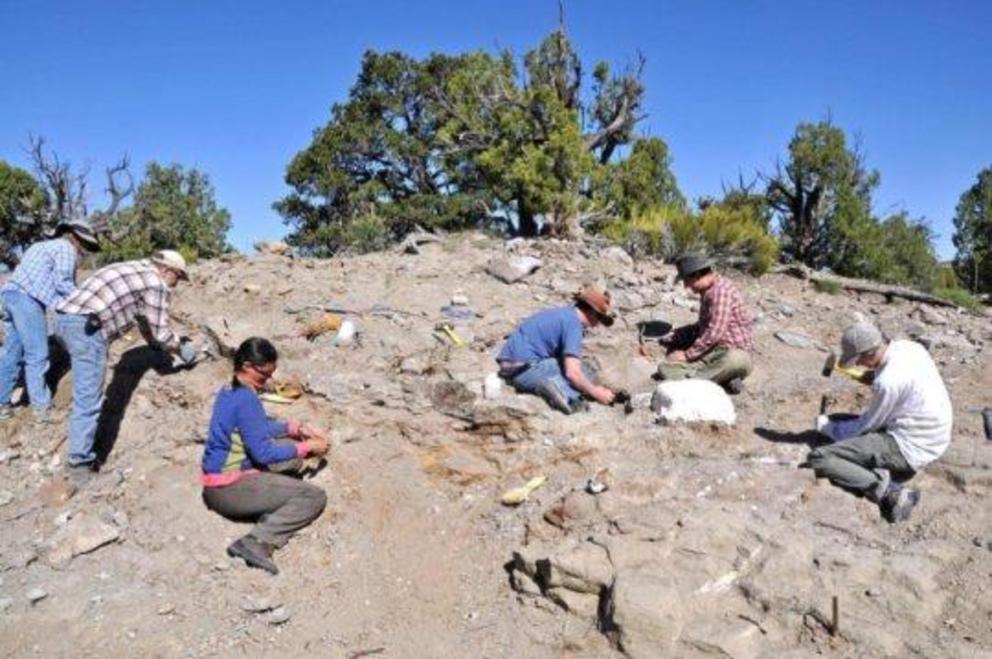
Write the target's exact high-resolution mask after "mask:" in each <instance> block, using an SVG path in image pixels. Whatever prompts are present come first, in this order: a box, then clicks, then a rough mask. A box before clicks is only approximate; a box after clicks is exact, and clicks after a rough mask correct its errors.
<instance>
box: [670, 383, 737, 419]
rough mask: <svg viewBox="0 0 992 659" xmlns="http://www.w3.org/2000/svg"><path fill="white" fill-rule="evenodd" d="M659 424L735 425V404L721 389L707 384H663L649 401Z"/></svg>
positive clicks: (715, 385) (712, 384)
mask: <svg viewBox="0 0 992 659" xmlns="http://www.w3.org/2000/svg"><path fill="white" fill-rule="evenodd" d="M651 410H652V411H653V412H654V413H655V414H656V415H657V419H656V420H657V422H658V423H679V422H681V423H722V424H725V425H728V426H732V425H734V423H735V422H736V421H737V414H736V412H735V410H734V402H733V401H732V400H731V399H730V396H728V395H727V392H726V391H724V390H723V388H722V387H721V386H720V385H718V384H716V383H714V382H710V381H709V380H673V381H669V382H662V383H661V384H659V385H658V387H657V388H656V389H655V390H654V395H653V396H652V397H651Z"/></svg>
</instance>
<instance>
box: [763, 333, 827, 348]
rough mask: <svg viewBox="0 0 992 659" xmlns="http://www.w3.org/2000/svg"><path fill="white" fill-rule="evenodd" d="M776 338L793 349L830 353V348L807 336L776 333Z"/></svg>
mask: <svg viewBox="0 0 992 659" xmlns="http://www.w3.org/2000/svg"><path fill="white" fill-rule="evenodd" d="M775 338H776V339H778V340H779V341H781V342H782V343H784V344H785V345H787V346H791V347H793V348H800V349H803V350H809V349H812V350H819V351H821V352H829V348H827V347H826V346H825V345H823V344H822V343H820V342H819V341H817V340H816V339H814V338H812V337H810V336H806V335H805V334H798V333H797V332H787V331H778V332H775Z"/></svg>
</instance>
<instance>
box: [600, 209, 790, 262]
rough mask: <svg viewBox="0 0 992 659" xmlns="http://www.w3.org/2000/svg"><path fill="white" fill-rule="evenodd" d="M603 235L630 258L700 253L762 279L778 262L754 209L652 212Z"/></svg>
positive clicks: (773, 244)
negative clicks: (640, 255) (627, 252)
mask: <svg viewBox="0 0 992 659" xmlns="http://www.w3.org/2000/svg"><path fill="white" fill-rule="evenodd" d="M604 234H605V235H606V236H607V237H608V238H610V239H612V240H614V241H616V242H618V243H620V244H621V245H623V246H624V247H625V248H626V249H627V250H628V251H630V252H632V253H635V254H648V255H654V256H659V257H661V258H663V259H665V260H667V261H673V260H675V259H676V258H677V257H678V256H679V255H680V254H683V253H685V252H689V251H692V252H703V253H706V254H709V255H711V256H713V257H714V258H716V259H717V261H719V262H722V263H723V264H725V265H729V266H734V267H743V268H745V269H747V270H749V271H750V272H752V273H754V274H763V273H765V272H767V271H768V269H769V268H770V267H771V266H772V265H773V264H774V263H775V261H776V260H777V258H778V241H776V240H775V237H774V236H772V235H771V234H770V233H769V232H768V229H767V227H766V226H765V225H764V221H763V219H762V218H761V217H760V215H759V214H758V213H757V212H756V210H755V206H754V205H750V204H747V205H739V204H738V205H735V204H734V203H733V201H732V202H730V203H724V202H708V203H704V204H703V206H702V207H701V208H700V210H699V211H698V212H695V213H692V212H689V211H687V210H686V209H685V208H683V207H678V206H655V207H653V208H650V209H646V210H642V211H638V212H635V213H634V214H633V215H632V216H631V217H630V218H629V219H626V220H617V221H614V222H612V223H610V224H608V225H607V226H606V228H605V229H604Z"/></svg>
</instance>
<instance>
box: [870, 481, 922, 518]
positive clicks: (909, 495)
mask: <svg viewBox="0 0 992 659" xmlns="http://www.w3.org/2000/svg"><path fill="white" fill-rule="evenodd" d="M919 502H920V491H919V490H915V489H911V488H908V487H903V486H901V485H894V486H893V487H891V488H889V491H888V492H886V493H885V496H884V497H882V500H881V502H879V504H878V506H879V508H880V509H881V512H882V517H884V518H885V521H887V522H888V523H889V524H895V523H897V522H905V521H906V520H908V519H909V516H910V515H912V514H913V508H915V507H916V504H918V503H919Z"/></svg>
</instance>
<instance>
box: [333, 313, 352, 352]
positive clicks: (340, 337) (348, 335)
mask: <svg viewBox="0 0 992 659" xmlns="http://www.w3.org/2000/svg"><path fill="white" fill-rule="evenodd" d="M354 339H355V323H353V322H352V321H351V320H349V319H345V320H344V322H342V323H341V327H339V328H338V333H337V334H335V335H334V345H336V346H346V345H348V344H349V343H351V342H352V341H353V340H354Z"/></svg>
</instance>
